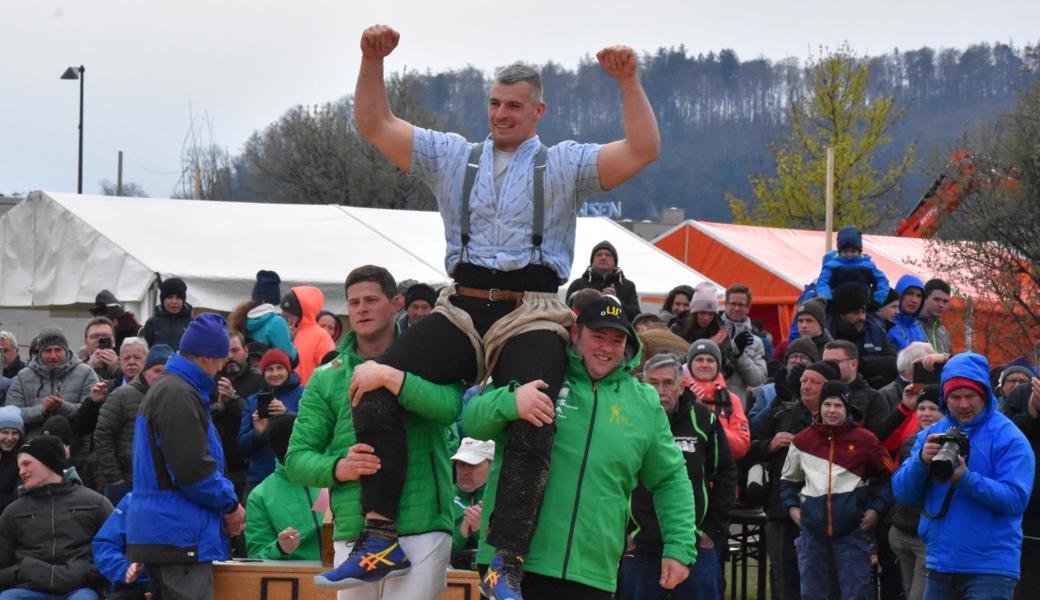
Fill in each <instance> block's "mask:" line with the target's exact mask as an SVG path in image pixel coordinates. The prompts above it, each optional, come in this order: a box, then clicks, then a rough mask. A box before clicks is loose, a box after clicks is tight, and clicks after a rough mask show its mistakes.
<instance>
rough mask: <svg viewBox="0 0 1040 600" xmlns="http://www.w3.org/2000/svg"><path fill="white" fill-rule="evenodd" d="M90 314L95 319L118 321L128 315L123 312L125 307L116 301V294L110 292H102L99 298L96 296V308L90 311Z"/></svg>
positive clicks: (99, 293)
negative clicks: (106, 318) (103, 318)
mask: <svg viewBox="0 0 1040 600" xmlns="http://www.w3.org/2000/svg"><path fill="white" fill-rule="evenodd" d="M90 314H92V315H94V316H95V317H108V318H109V319H118V318H119V317H121V316H123V315H124V314H126V311H125V310H123V305H122V304H120V303H119V300H117V299H116V297H115V294H113V293H112V292H110V291H108V290H101V291H100V292H98V295H97V296H94V307H93V308H91V309H90Z"/></svg>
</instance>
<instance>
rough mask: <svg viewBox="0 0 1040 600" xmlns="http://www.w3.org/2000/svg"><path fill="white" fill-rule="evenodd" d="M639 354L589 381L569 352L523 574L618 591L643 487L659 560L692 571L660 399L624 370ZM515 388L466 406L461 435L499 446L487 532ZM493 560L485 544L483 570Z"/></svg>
mask: <svg viewBox="0 0 1040 600" xmlns="http://www.w3.org/2000/svg"><path fill="white" fill-rule="evenodd" d="M633 337H634V335H633V336H632V337H630V338H629V341H630V342H632V343H634V344H635V345H636V352H635V353H634V355H633V356H632V357H631V358H629V359H627V360H624V361H622V364H620V365H618V367H617V368H615V369H614V370H613V371H611V372H610V373H608V374H607V375H606V376H605V377H603V378H602V379H600V380H598V381H593V380H592V379H591V377H590V376H589V374H588V371H587V370H586V369H585V365H584V364H583V363H582V361H581V358H580V357H579V356H578V355H577V354H575V353H574V350H573V349H572V348H569V349H568V352H567V353H568V363H567V370H566V373H565V375H564V388H563V389H562V390H561V391H560V396H559V399H558V400H557V409H556V410H557V414H556V421H555V424H556V436H555V441H554V442H553V447H552V454H551V458H550V461H551V464H552V468H551V469H550V470H549V481H548V483H547V485H546V488H545V496H544V498H543V499H542V509H541V512H540V513H539V515H538V523H537V525H536V527H535V532H534V536H533V538H532V540H531V550H530V552H529V553H528V554H527V555H526V556H525V557H524V570H525V571H526V572H529V573H538V574H539V575H545V576H547V577H555V578H558V579H565V580H567V581H573V582H577V583H581V584H584V585H588V586H591V587H594V588H597V589H601V590H607V591H611V592H612V591H614V590H615V589H617V565H618V561H619V560H620V559H621V552H622V551H623V550H624V546H625V528H626V524H627V522H628V512H629V498H630V496H631V494H632V491H633V490H634V489H635V488H636V485H637V484H638V483H639V482H642V483H643V484H644V485H645V486H646V487H647V489H649V490H651V491H652V492H653V495H654V506H655V507H656V508H657V509H658V510H657V516H658V518H659V522H660V524H661V531H662V538H663V540H664V543H663V555H664V556H665V557H667V558H672V559H675V560H677V561H678V562H680V563H682V564H686V565H688V564H691V563H692V562H693V561H694V559H695V558H696V555H697V549H696V534H697V527H696V520H695V513H694V503H693V490H692V489H691V486H690V479H689V477H688V476H687V473H686V467H685V465H684V464H683V463H684V461H683V457H682V453H680V452H679V449H678V448H677V447H676V445H675V440H674V439H673V437H672V432H671V428H670V427H669V424H668V418H667V416H666V415H665V414H664V411H663V410H661V402H660V399H659V396H658V394H657V391H656V390H654V389H653V388H652V387H650V386H648V385H646V384H643V383H640V382H639V381H638V380H636V379H635V378H633V377H631V376H630V375H629V374H628V372H629V370H631V369H632V368H633V367H634V366H635V365H636V364H637V363H638V362H639V351H638V338H636V339H635V340H633ZM517 419H518V416H517V411H516V391H515V388H514V387H512V386H509V387H502V388H490V387H489V388H488V389H487V390H485V392H484V393H482V394H481V395H479V396H477V397H475V398H473V399H472V400H470V401H469V404H467V405H466V408H465V410H464V411H463V415H462V427H463V429H464V430H465V431H466V434H467V435H469V436H472V437H475V438H478V439H483V440H495V460H494V461H493V462H492V463H491V473H490V476H489V477H488V482H487V489H486V491H485V493H484V508H483V510H482V512H481V515H482V516H481V529H480V530H481V534H482V535H485V534H486V532H487V526H488V521H489V519H490V517H491V514H492V513H493V512H494V510H495V495H496V493H497V488H498V478H499V475H500V474H501V466H502V456H503V452H504V450H505V446H506V443H505V437H506V427H507V426H508V425H509V424H510V423H511V422H513V421H515V420H517ZM494 552H495V549H494V547H492V546H491V545H490V544H488V543H487V539H486V537H482V538H481V540H480V549H479V550H478V552H477V563H479V564H488V563H489V562H490V561H491V558H492V556H493V554H494Z"/></svg>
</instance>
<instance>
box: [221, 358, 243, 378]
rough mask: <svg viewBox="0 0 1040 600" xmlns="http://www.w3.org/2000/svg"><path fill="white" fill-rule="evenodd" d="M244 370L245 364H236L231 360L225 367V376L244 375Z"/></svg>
mask: <svg viewBox="0 0 1040 600" xmlns="http://www.w3.org/2000/svg"><path fill="white" fill-rule="evenodd" d="M243 368H245V365H244V363H240V362H235V361H233V360H229V361H227V364H226V365H224V374H225V375H231V376H237V375H239V374H240V373H242V369H243Z"/></svg>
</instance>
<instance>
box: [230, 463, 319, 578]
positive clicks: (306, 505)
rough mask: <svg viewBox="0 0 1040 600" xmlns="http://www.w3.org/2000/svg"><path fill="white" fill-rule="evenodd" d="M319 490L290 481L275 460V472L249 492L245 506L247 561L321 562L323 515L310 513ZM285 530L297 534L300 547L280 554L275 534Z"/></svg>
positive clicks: (283, 466)
mask: <svg viewBox="0 0 1040 600" xmlns="http://www.w3.org/2000/svg"><path fill="white" fill-rule="evenodd" d="M320 491H321V490H319V489H317V488H309V487H307V486H305V485H296V484H295V483H292V482H291V481H289V479H288V478H287V477H286V476H285V465H283V464H281V463H279V462H277V461H276V462H275V467H274V473H271V474H270V475H268V476H267V478H265V479H264V480H263V481H262V482H260V485H258V486H256V487H255V488H254V489H253V491H252V492H250V493H249V500H248V502H247V505H246V549H247V550H248V552H249V558H264V559H267V560H321V520H322V513H320V512H314V511H312V510H311V507H312V506H314V501H315V500H317V499H318V493H319V492H320ZM287 527H292V528H293V529H295V530H296V531H297V532H298V533H299V534H300V547H299V548H297V549H296V551H295V552H292V553H290V554H283V553H282V550H281V548H279V547H278V534H279V533H280V532H281V531H283V530H285V528H287Z"/></svg>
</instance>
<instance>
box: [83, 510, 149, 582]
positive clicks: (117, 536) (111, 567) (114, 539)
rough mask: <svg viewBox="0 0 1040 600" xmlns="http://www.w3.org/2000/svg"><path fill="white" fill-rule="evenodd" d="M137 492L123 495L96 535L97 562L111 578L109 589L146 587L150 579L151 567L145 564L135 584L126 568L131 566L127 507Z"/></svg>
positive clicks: (105, 574)
mask: <svg viewBox="0 0 1040 600" xmlns="http://www.w3.org/2000/svg"><path fill="white" fill-rule="evenodd" d="M133 496H134V495H133V493H128V494H127V495H125V496H123V499H122V500H120V501H119V504H118V505H116V507H115V508H114V509H113V510H112V514H110V515H108V519H106V520H105V523H104V525H102V526H101V529H100V530H99V531H98V532H97V535H95V536H94V564H96V565H97V568H98V571H100V572H101V575H102V576H103V577H104V578H105V579H107V580H108V582H109V584H110V585H109V587H108V591H109V592H114V591H116V590H121V589H124V588H143V587H144V586H146V585H147V584H148V583H149V580H148V569H147V568H145V566H144V565H141V572H140V574H139V575H138V576H137V580H136V581H134V583H133V584H131V585H127V584H126V571H127V569H129V568H130V561H129V560H127V558H126V511H127V509H128V508H129V507H130V502H131V501H132V500H133Z"/></svg>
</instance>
